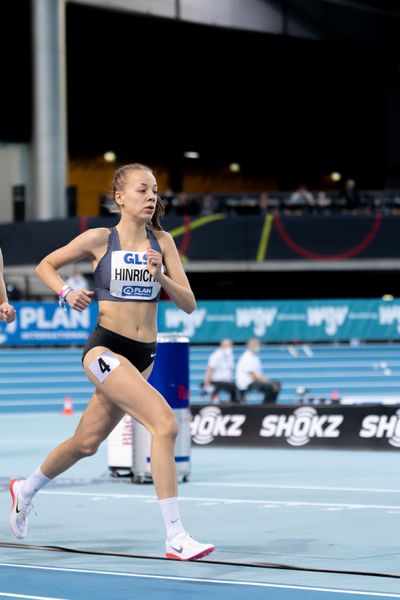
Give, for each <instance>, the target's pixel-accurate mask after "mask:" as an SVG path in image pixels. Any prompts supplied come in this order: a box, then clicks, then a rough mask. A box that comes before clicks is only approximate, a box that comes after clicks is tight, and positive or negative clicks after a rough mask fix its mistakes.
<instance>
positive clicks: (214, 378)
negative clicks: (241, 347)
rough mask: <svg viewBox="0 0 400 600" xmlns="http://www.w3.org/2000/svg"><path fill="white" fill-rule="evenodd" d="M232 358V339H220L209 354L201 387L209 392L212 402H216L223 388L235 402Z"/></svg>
mask: <svg viewBox="0 0 400 600" xmlns="http://www.w3.org/2000/svg"><path fill="white" fill-rule="evenodd" d="M233 374H234V359H233V344H232V340H230V339H224V340H221V342H220V344H219V347H218V348H217V349H216V350H214V352H212V353H211V354H210V357H209V359H208V364H207V371H206V375H205V377H204V383H203V389H204V391H206V392H207V391H210V392H211V399H212V402H213V403H215V404H217V403H218V393H219V392H220V391H221V390H223V391H225V392H228V394H229V395H230V400H231V402H237V390H236V385H235V384H234V381H233Z"/></svg>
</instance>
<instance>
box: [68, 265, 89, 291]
mask: <svg viewBox="0 0 400 600" xmlns="http://www.w3.org/2000/svg"><path fill="white" fill-rule="evenodd" d="M65 283H66V285H68V286H69V287H71V288H72V289H73V290H90V289H91V288H90V286H89V281H88V280H87V279H86V277H85V276H84V275H82V273H80V272H79V271H78V269H77V268H76V267H74V268H73V270H72V273H71V275H70V276H69V277H68V278H67V279H66V280H65Z"/></svg>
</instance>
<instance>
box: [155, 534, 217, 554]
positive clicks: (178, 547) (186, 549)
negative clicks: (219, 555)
mask: <svg viewBox="0 0 400 600" xmlns="http://www.w3.org/2000/svg"><path fill="white" fill-rule="evenodd" d="M165 548H166V556H167V557H168V558H176V559H178V560H197V559H198V558H203V557H204V556H207V555H208V554H211V552H214V550H215V546H214V545H213V544H200V542H196V540H194V539H193V538H192V536H191V535H190V533H187V532H186V531H180V532H179V533H177V534H176V535H174V537H173V538H172V539H171V540H167V541H166V542H165Z"/></svg>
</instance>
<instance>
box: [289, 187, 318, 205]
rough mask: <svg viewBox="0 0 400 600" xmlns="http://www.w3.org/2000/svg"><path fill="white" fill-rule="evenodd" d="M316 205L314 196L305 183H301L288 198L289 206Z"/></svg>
mask: <svg viewBox="0 0 400 600" xmlns="http://www.w3.org/2000/svg"><path fill="white" fill-rule="evenodd" d="M314 205H315V200H314V196H313V195H312V193H311V192H309V191H308V190H307V188H306V186H305V185H300V186H299V187H298V188H297V190H296V191H295V192H293V194H291V196H290V197H289V199H288V200H287V206H288V207H289V208H294V209H296V208H300V209H308V208H312V207H313V206H314Z"/></svg>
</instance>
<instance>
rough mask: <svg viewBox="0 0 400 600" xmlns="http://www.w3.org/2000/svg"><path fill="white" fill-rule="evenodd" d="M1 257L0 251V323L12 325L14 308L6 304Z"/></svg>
mask: <svg viewBox="0 0 400 600" xmlns="http://www.w3.org/2000/svg"><path fill="white" fill-rule="evenodd" d="M3 270H4V265H3V255H2V253H1V250H0V321H5V322H6V323H12V322H13V321H15V308H14V307H13V306H12V305H11V304H9V303H8V297H7V291H6V286H5V283H4V279H3Z"/></svg>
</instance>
